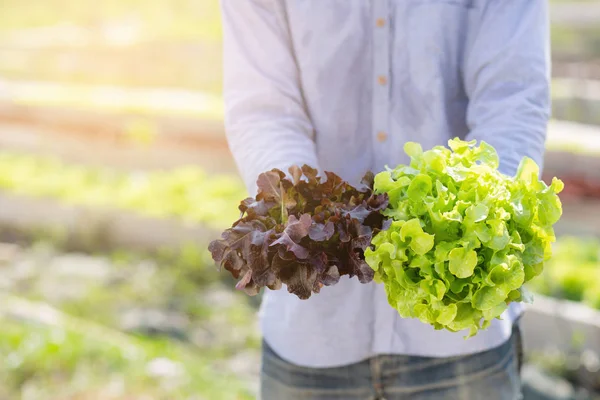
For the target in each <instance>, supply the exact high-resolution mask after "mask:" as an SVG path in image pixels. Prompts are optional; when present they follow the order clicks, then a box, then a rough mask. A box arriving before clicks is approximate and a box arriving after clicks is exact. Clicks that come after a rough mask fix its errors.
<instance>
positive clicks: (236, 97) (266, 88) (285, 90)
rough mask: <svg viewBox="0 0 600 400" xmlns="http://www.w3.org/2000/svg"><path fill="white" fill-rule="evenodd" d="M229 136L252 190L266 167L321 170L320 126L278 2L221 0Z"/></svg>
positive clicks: (247, 183) (276, 0)
mask: <svg viewBox="0 0 600 400" xmlns="http://www.w3.org/2000/svg"><path fill="white" fill-rule="evenodd" d="M221 9H222V15H223V29H224V64H225V70H224V74H225V76H224V98H225V111H226V112H225V128H226V132H227V140H228V143H229V146H230V149H231V152H232V154H233V156H234V159H235V161H236V163H237V165H238V168H239V170H240V173H241V175H242V178H243V179H244V182H245V183H246V186H247V188H248V191H249V192H250V193H252V194H253V193H254V192H255V191H256V178H257V176H258V175H259V174H260V173H261V172H264V171H267V170H270V169H272V168H280V169H282V170H284V171H286V170H287V168H288V167H289V166H291V165H294V164H295V165H302V164H308V165H311V166H312V167H314V168H318V162H317V156H316V148H315V141H314V129H313V126H312V124H311V121H310V119H309V117H308V115H307V112H306V107H305V103H304V99H303V96H302V91H301V85H300V79H299V72H298V68H297V64H296V61H295V59H294V54H293V49H292V45H291V40H290V36H289V31H288V29H287V22H286V16H285V10H284V8H283V6H282V4H281V3H280V2H279V1H278V0H221Z"/></svg>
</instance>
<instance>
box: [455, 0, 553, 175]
mask: <svg viewBox="0 0 600 400" xmlns="http://www.w3.org/2000/svg"><path fill="white" fill-rule="evenodd" d="M474 2H475V4H479V5H477V6H476V7H475V8H474V9H473V13H474V15H472V18H473V19H472V20H471V29H470V33H469V37H468V40H467V43H468V45H467V49H466V53H465V60H464V66H463V71H464V84H465V90H466V93H467V95H468V97H469V107H468V112H467V123H468V126H469V130H470V132H469V134H468V135H467V139H468V140H470V139H477V140H484V141H486V142H488V143H489V144H491V145H492V146H494V147H495V148H496V150H497V151H498V155H499V157H500V171H501V172H503V173H505V174H508V175H514V174H515V172H516V170H517V168H518V165H519V162H520V161H521V159H522V158H523V157H524V156H528V157H530V158H532V159H533V160H534V161H536V162H537V163H538V165H539V166H540V169H541V168H542V164H543V157H544V148H545V141H546V130H547V126H548V120H549V117H550V49H549V48H550V46H549V18H548V3H547V0H474Z"/></svg>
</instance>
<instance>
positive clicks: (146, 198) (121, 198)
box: [0, 152, 245, 228]
mask: <svg viewBox="0 0 600 400" xmlns="http://www.w3.org/2000/svg"><path fill="white" fill-rule="evenodd" d="M0 190H6V191H10V192H13V193H17V194H23V195H28V196H39V197H50V198H55V199H59V200H61V201H65V202H67V203H70V204H75V205H84V206H93V207H109V208H120V209H124V210H131V211H134V212H138V213H141V214H144V215H148V216H152V217H161V218H164V217H174V218H180V219H183V220H185V221H190V222H195V223H204V224H207V225H209V226H211V227H215V228H222V227H223V226H225V225H226V224H227V223H228V222H229V221H231V220H233V219H235V218H236V217H237V216H238V213H237V212H236V211H235V205H236V203H237V202H238V201H239V199H240V198H242V197H243V196H244V193H245V189H244V187H243V185H242V184H241V182H240V181H239V180H238V179H237V178H235V177H233V176H225V175H221V176H219V175H216V176H210V175H208V174H207V173H205V172H204V171H202V170H201V169H199V168H197V167H193V166H189V167H181V168H178V169H175V170H170V171H150V172H148V171H135V172H124V171H118V170H114V169H109V168H96V167H89V166H82V165H68V164H65V163H63V162H61V161H59V160H58V159H55V158H50V157H38V156H31V155H22V154H15V153H8V152H0Z"/></svg>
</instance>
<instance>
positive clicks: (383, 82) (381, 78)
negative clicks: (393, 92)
mask: <svg viewBox="0 0 600 400" xmlns="http://www.w3.org/2000/svg"><path fill="white" fill-rule="evenodd" d="M377 82H379V84H380V85H382V86H384V85H387V78H386V77H385V76H384V75H379V77H378V78H377Z"/></svg>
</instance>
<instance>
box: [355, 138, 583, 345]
mask: <svg viewBox="0 0 600 400" xmlns="http://www.w3.org/2000/svg"><path fill="white" fill-rule="evenodd" d="M405 152H406V153H407V154H408V155H409V156H410V158H411V162H410V165H399V166H397V167H396V168H394V169H388V170H386V171H384V172H381V173H379V174H377V175H376V176H375V179H374V190H375V193H376V194H380V195H381V194H387V195H388V196H389V204H388V207H387V209H386V210H384V211H383V214H384V215H385V216H387V217H388V218H390V219H392V220H393V221H392V222H391V225H390V227H389V229H387V230H384V231H381V232H379V233H378V234H377V235H376V236H375V237H374V238H373V240H372V245H371V247H370V248H368V249H367V250H366V251H365V259H366V262H367V263H368V264H369V265H370V266H371V267H372V269H373V271H374V272H375V277H374V278H375V280H376V281H377V282H382V283H383V284H384V285H385V288H386V293H387V296H388V301H389V303H390V304H391V306H392V307H394V308H396V309H397V310H398V312H399V313H400V315H401V316H403V317H406V318H418V319H419V320H421V321H422V322H424V323H428V324H431V325H432V326H434V327H435V328H436V329H447V330H450V331H453V332H456V331H461V330H468V332H469V333H468V334H469V336H472V335H475V334H477V332H478V331H479V330H481V329H485V328H486V327H487V326H489V324H490V322H491V320H493V319H494V318H499V317H500V316H501V314H502V313H503V312H504V310H505V309H506V307H507V304H508V303H510V302H512V301H523V300H526V299H527V297H528V296H526V295H524V294H523V293H525V292H524V290H523V284H524V283H526V282H528V281H529V280H531V279H533V278H534V277H536V276H538V275H539V274H540V273H541V272H542V270H543V266H544V262H546V261H547V260H548V259H549V258H550V256H551V243H552V242H553V241H554V240H555V236H554V231H553V228H552V226H553V225H554V224H555V223H556V222H557V221H558V220H559V218H560V216H561V214H562V206H561V202H560V199H559V197H558V194H559V193H560V192H561V191H562V190H563V183H562V182H561V181H560V180H558V179H556V178H555V179H554V180H553V181H552V183H551V184H550V185H546V184H545V183H544V182H542V181H540V180H539V178H538V176H539V168H538V166H537V165H536V164H535V162H534V161H533V160H531V159H529V158H524V159H523V160H522V162H521V164H520V167H519V169H518V172H517V174H516V176H515V177H508V176H506V175H503V174H502V173H500V172H499V171H498V166H499V158H498V155H497V153H496V151H495V149H494V148H493V147H492V146H491V145H489V144H488V143H485V142H480V143H479V145H478V144H477V142H476V141H470V142H466V141H462V140H459V139H453V140H450V141H449V142H448V148H445V147H442V146H437V147H434V148H433V149H431V150H427V151H423V149H422V147H421V146H420V145H419V144H417V143H407V144H406V145H405ZM590 293H591V291H590ZM590 296H592V295H591V294H590Z"/></svg>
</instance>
